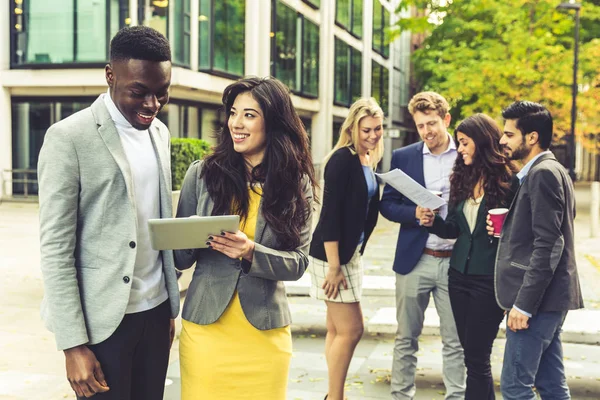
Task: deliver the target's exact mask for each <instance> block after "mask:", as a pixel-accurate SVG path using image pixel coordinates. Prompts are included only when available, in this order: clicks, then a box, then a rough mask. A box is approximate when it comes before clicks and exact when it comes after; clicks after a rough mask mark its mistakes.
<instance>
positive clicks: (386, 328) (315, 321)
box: [290, 304, 600, 346]
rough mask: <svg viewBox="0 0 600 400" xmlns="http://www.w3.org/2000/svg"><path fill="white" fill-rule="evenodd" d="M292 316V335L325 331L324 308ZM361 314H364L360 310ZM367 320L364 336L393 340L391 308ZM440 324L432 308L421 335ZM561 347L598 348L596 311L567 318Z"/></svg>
mask: <svg viewBox="0 0 600 400" xmlns="http://www.w3.org/2000/svg"><path fill="white" fill-rule="evenodd" d="M290 310H291V312H292V320H293V321H294V322H292V332H294V333H301V334H308V335H311V334H312V335H324V334H326V333H327V327H326V321H325V320H326V306H325V305H324V304H323V305H312V304H290ZM363 311H364V312H365V314H367V313H368V311H367V310H363ZM370 314H372V316H371V317H367V316H366V317H365V334H371V335H377V336H383V337H387V338H393V337H394V336H395V334H396V329H397V323H396V310H395V308H394V307H381V308H378V309H376V310H373V311H372V312H371V313H370ZM439 326H440V321H439V317H438V315H437V312H436V310H435V308H434V307H429V308H427V310H426V311H425V321H424V324H423V332H422V335H426V336H439V335H440V329H439ZM498 337H499V338H504V337H506V324H505V323H504V322H503V323H502V324H501V326H500V331H499V332H498ZM561 340H562V342H563V343H574V344H585V345H594V346H597V345H600V310H586V309H583V310H574V311H570V312H569V314H568V315H567V319H566V321H565V324H564V325H563V332H562V335H561Z"/></svg>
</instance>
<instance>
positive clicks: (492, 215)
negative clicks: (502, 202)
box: [487, 208, 508, 238]
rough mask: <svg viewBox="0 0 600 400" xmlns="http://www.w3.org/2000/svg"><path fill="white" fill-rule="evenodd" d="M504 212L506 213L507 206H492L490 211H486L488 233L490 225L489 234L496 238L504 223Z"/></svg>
mask: <svg viewBox="0 0 600 400" xmlns="http://www.w3.org/2000/svg"><path fill="white" fill-rule="evenodd" d="M506 214H508V208H492V209H491V210H490V211H488V216H487V221H488V222H487V225H488V226H487V230H488V234H490V226H491V227H492V229H491V236H494V237H496V238H499V237H500V233H502V226H503V225H504V220H505V219H506Z"/></svg>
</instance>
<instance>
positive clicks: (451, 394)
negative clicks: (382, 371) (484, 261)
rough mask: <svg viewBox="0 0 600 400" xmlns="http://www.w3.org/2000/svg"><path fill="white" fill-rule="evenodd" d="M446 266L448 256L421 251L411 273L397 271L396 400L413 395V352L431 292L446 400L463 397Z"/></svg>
mask: <svg viewBox="0 0 600 400" xmlns="http://www.w3.org/2000/svg"><path fill="white" fill-rule="evenodd" d="M449 266H450V258H439V257H433V256H430V255H427V254H423V255H422V256H421V259H420V260H419V262H418V263H417V265H416V267H415V269H413V270H412V271H411V272H409V273H408V274H406V275H400V274H396V319H397V321H398V331H397V332H396V341H395V343H394V361H393V364H392V382H391V391H392V398H393V399H395V400H401V399H402V400H405V399H411V400H412V399H413V398H414V397H415V393H416V387H415V374H416V370H417V356H416V353H417V351H418V350H419V336H420V335H421V332H422V330H423V320H424V318H425V310H426V309H427V305H428V304H429V297H430V296H431V295H433V300H434V301H435V308H436V310H437V313H438V315H439V317H440V334H441V336H442V343H443V350H442V356H443V373H444V385H445V386H446V400H458V399H464V398H465V387H466V383H465V382H466V368H465V363H464V355H463V349H462V346H461V345H460V340H459V338H458V333H457V331H456V324H455V322H454V315H453V314H452V307H451V306H450V297H449V295H448V268H449Z"/></svg>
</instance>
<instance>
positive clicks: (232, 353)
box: [175, 78, 315, 400]
mask: <svg viewBox="0 0 600 400" xmlns="http://www.w3.org/2000/svg"><path fill="white" fill-rule="evenodd" d="M223 105H224V108H225V112H226V121H225V124H224V126H223V129H222V130H221V132H220V133H219V135H218V144H217V146H216V148H215V151H214V152H213V153H212V154H211V155H209V156H207V157H206V158H205V159H204V161H195V162H194V163H192V165H191V166H190V168H189V170H188V172H187V174H186V176H185V179H184V183H183V186H182V189H181V196H180V200H179V205H178V209H177V217H189V216H192V215H199V216H207V215H226V214H237V215H240V217H241V222H240V230H239V231H238V232H235V233H231V232H222V234H221V235H216V236H214V237H210V238H209V239H208V242H207V244H208V245H209V248H208V249H190V250H178V251H175V264H176V267H177V268H178V269H186V268H189V267H190V266H191V265H192V264H193V263H194V262H195V263H196V267H195V270H194V276H193V279H192V282H191V283H190V286H189V289H188V292H187V295H186V299H185V303H184V306H183V329H182V332H181V337H180V345H179V348H180V350H179V352H180V364H181V387H182V399H183V400H195V399H201V400H213V399H214V400H223V399H227V400H237V399H240V400H241V399H248V400H250V399H252V400H255V399H269V400H278V399H285V398H286V389H287V381H288V372H289V365H290V360H291V355H292V340H291V332H290V326H289V325H290V323H291V320H290V311H289V307H288V304H287V298H286V293H285V288H284V285H283V282H282V281H288V280H297V279H299V278H300V277H301V276H302V275H303V274H304V271H305V270H306V267H307V266H308V255H307V254H308V246H309V243H310V231H311V215H312V203H313V189H314V186H315V178H314V170H313V166H312V161H311V156H310V151H309V148H308V136H307V134H306V131H305V130H304V127H303V125H302V123H301V121H300V118H299V117H298V114H297V113H296V111H295V109H294V107H293V105H292V101H291V98H290V95H289V89H288V88H287V87H285V85H283V84H282V83H281V82H279V81H278V80H276V79H274V78H265V79H259V78H245V79H241V80H239V81H237V82H235V83H233V84H231V85H229V86H228V87H227V88H226V89H225V92H224V93H223Z"/></svg>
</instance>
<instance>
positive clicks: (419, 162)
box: [414, 142, 425, 187]
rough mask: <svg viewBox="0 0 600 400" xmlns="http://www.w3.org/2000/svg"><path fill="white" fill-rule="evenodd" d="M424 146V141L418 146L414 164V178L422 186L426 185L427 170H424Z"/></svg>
mask: <svg viewBox="0 0 600 400" xmlns="http://www.w3.org/2000/svg"><path fill="white" fill-rule="evenodd" d="M423 146H425V143H424V142H421V143H420V144H419V146H417V147H416V154H415V157H416V163H415V164H414V172H415V174H414V179H415V181H417V182H418V183H419V184H420V185H421V186H423V187H425V171H424V170H423V167H424V165H423Z"/></svg>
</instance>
